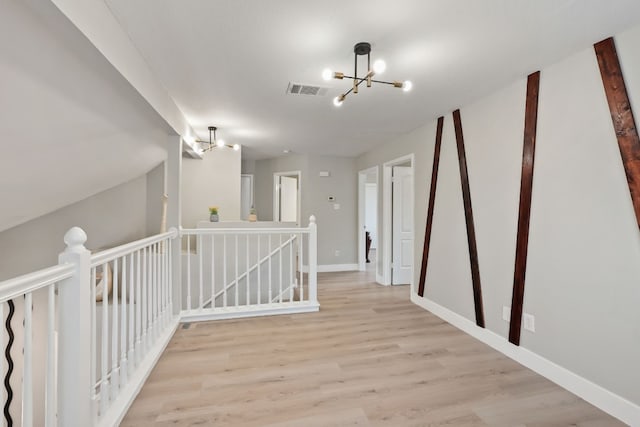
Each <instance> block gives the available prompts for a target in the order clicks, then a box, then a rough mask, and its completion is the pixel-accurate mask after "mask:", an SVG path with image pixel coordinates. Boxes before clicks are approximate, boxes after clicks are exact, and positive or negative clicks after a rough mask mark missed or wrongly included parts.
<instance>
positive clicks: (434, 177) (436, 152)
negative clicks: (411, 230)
mask: <svg viewBox="0 0 640 427" xmlns="http://www.w3.org/2000/svg"><path fill="white" fill-rule="evenodd" d="M443 125H444V117H438V126H437V129H436V145H435V148H434V149H433V167H432V168H431V190H430V191H429V206H428V208H427V227H426V229H425V231H424V246H423V247H422V267H421V268H420V282H418V283H419V285H418V295H420V296H421V297H423V296H424V284H425V280H426V278H427V260H428V259H429V244H430V243H431V228H432V226H433V207H434V205H435V201H436V185H437V183H438V165H439V164H440V146H441V145H442V127H443Z"/></svg>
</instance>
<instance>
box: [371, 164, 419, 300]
mask: <svg viewBox="0 0 640 427" xmlns="http://www.w3.org/2000/svg"><path fill="white" fill-rule="evenodd" d="M407 162H409V167H411V172H412V174H411V186H412V187H413V188H412V190H413V195H412V197H411V207H410V209H411V211H412V212H413V215H412V217H413V224H412V229H413V242H414V244H413V247H414V249H415V235H416V216H415V200H416V182H415V155H414V154H413V153H411V154H407V155H405V156H402V157H398V158H396V159H393V160H389V161H388V162H385V163H384V164H383V165H382V245H381V244H380V239H378V248H380V246H382V277H381V279H382V281H381V282H379V283H381V284H382V285H385V286H390V285H391V262H392V260H393V258H392V244H393V227H392V224H391V220H392V208H393V206H392V199H391V193H392V188H391V187H392V182H391V179H392V177H393V167H394V166H400V165H403V164H406V163H407ZM413 255H414V256H413V262H412V263H411V270H412V271H411V282H410V289H413V284H414V283H413V282H414V273H415V250H414V254H413Z"/></svg>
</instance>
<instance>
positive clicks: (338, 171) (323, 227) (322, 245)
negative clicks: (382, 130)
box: [254, 154, 358, 269]
mask: <svg viewBox="0 0 640 427" xmlns="http://www.w3.org/2000/svg"><path fill="white" fill-rule="evenodd" d="M254 170H255V188H256V193H255V206H256V210H257V213H258V219H259V220H260V221H271V220H272V219H273V174H274V173H275V172H288V171H295V170H299V171H301V174H302V177H301V180H300V182H301V188H302V197H301V212H302V213H301V215H302V219H301V222H302V225H303V226H306V225H307V224H308V221H309V216H311V215H315V216H316V219H317V224H318V264H319V265H323V266H336V265H339V266H344V267H345V268H347V267H349V268H351V267H353V268H354V269H355V268H356V266H355V264H357V245H356V240H357V228H358V227H357V209H358V203H357V191H358V183H357V180H358V177H357V169H356V168H355V160H354V159H352V158H344V157H329V156H303V155H295V154H294V155H287V156H282V157H278V158H274V159H266V160H257V161H256V162H255V169H254ZM320 171H327V172H329V175H330V176H328V177H320V176H319V174H320ZM329 196H334V197H335V202H334V203H338V204H339V205H340V209H338V210H336V209H334V203H330V202H329V201H328V200H327V198H328V197H329ZM336 251H339V255H336Z"/></svg>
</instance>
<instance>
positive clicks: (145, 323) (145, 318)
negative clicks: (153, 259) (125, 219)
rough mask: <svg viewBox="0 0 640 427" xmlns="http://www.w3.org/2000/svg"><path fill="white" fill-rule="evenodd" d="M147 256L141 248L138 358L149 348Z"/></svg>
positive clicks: (144, 249) (145, 251) (145, 249)
mask: <svg viewBox="0 0 640 427" xmlns="http://www.w3.org/2000/svg"><path fill="white" fill-rule="evenodd" d="M148 263H149V257H148V253H147V248H146V247H145V248H142V283H141V286H142V301H140V302H141V303H142V354H141V355H140V358H141V360H142V358H143V357H144V356H145V355H146V354H147V350H148V349H149V339H148V337H147V332H148V329H149V317H148V314H147V311H148V310H149V304H148V299H147V298H148V296H149V283H148V282H149V280H148V277H149V275H148V268H149V267H148V265H147V264H148Z"/></svg>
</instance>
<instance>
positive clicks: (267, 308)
mask: <svg viewBox="0 0 640 427" xmlns="http://www.w3.org/2000/svg"><path fill="white" fill-rule="evenodd" d="M319 310H320V304H318V302H317V301H313V302H312V301H303V302H293V303H278V304H261V305H250V306H241V307H227V308H216V309H215V310H211V309H204V310H202V311H198V310H192V311H191V312H190V311H187V310H184V311H183V312H182V314H181V316H180V322H182V323H185V322H204V321H208V320H225V319H242V318H246V317H258V316H277V315H280V314H296V313H313V312H315V311H319Z"/></svg>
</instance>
